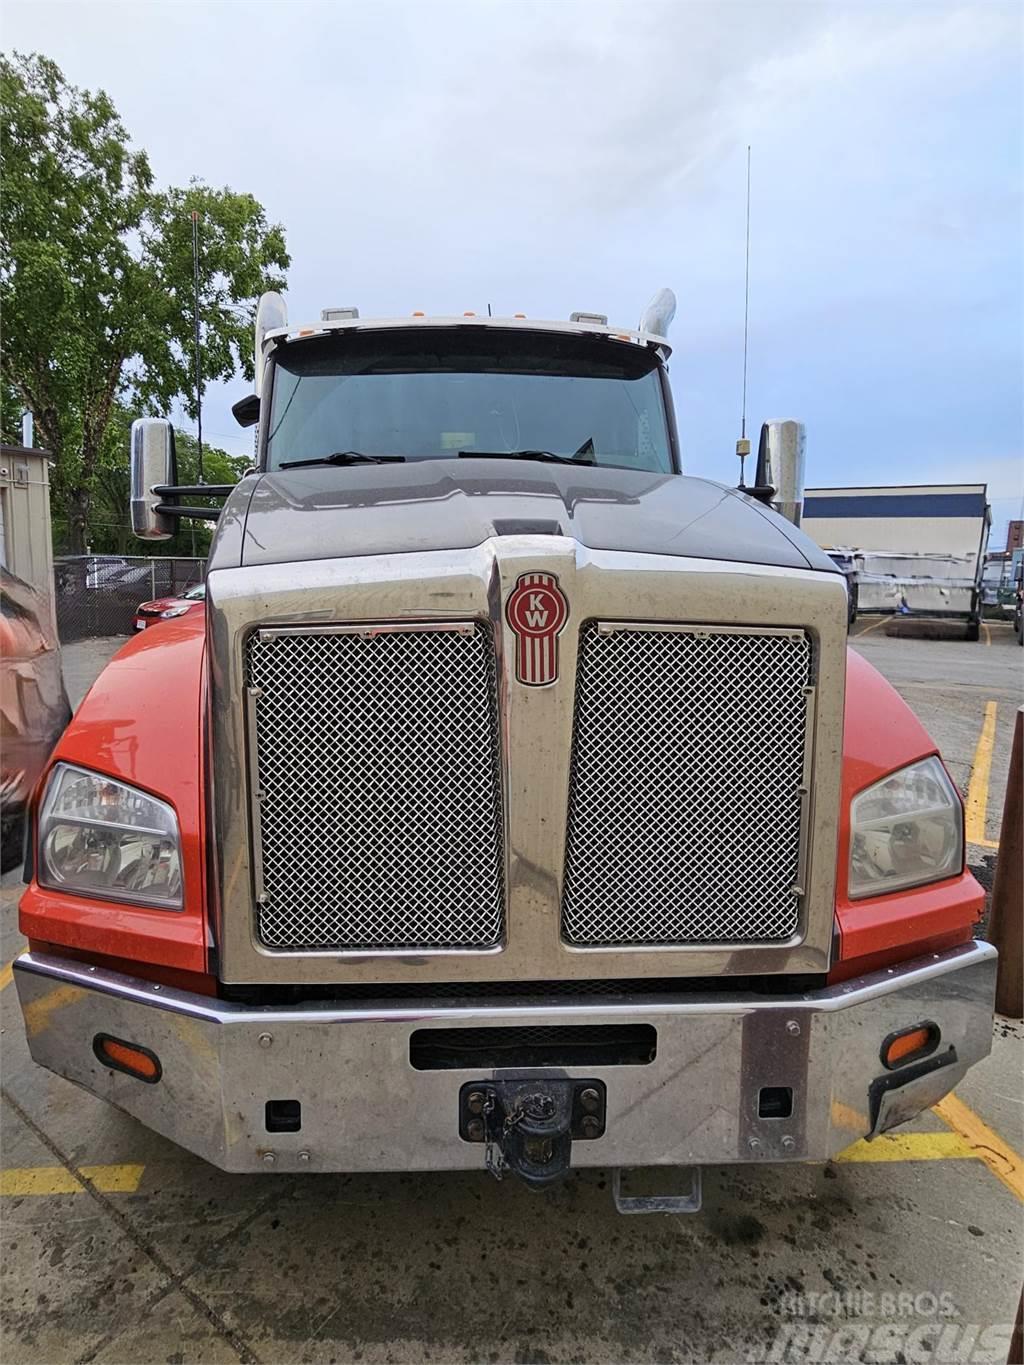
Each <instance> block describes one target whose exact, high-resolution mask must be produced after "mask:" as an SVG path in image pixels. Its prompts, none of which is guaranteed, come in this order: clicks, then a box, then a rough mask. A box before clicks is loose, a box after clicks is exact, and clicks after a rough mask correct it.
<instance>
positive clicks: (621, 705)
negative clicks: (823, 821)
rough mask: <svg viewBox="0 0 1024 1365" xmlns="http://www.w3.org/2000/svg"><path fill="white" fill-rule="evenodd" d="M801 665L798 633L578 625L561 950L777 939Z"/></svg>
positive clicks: (788, 885) (782, 921) (794, 807)
mask: <svg viewBox="0 0 1024 1365" xmlns="http://www.w3.org/2000/svg"><path fill="white" fill-rule="evenodd" d="M810 661H811V660H810V645H809V642H808V640H807V638H806V636H804V635H803V634H793V635H790V634H779V635H771V634H756V633H753V632H752V633H750V634H741V633H736V634H733V633H729V632H724V631H723V632H715V631H701V630H699V628H694V630H693V631H692V632H691V631H689V630H673V631H666V630H661V631H659V630H657V629H652V630H618V631H614V632H611V633H601V632H599V631H598V629H597V627H596V626H589V627H587V628H586V629H585V631H584V632H583V634H582V636H581V639H580V656H579V666H578V673H577V691H576V715H575V721H574V729H573V754H572V775H571V781H570V798H569V828H568V840H567V849H566V869H565V892H564V897H563V904H562V932H563V936H564V937H565V939H566V940H567V941H568V942H570V943H574V944H579V945H595V946H596V945H613V944H614V945H635V944H647V945H651V944H684V943H707V942H740V943H742V942H750V941H768V940H778V939H785V938H788V937H790V935H791V934H793V932H794V931H795V930H796V928H797V919H798V913H799V906H798V903H797V897H796V896H795V895H794V894H793V890H792V888H793V886H794V884H795V882H796V879H797V870H798V866H799V853H800V826H801V796H800V785H801V783H802V781H803V770H804V742H805V738H804V731H805V722H806V697H805V692H804V689H805V687H806V686H807V684H808V682H809V676H810Z"/></svg>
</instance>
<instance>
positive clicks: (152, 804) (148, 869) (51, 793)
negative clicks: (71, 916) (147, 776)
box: [39, 763, 183, 910]
mask: <svg viewBox="0 0 1024 1365" xmlns="http://www.w3.org/2000/svg"><path fill="white" fill-rule="evenodd" d="M39 882H40V884H41V885H42V886H49V887H52V888H53V889H54V890H57V891H71V892H75V893H76V894H78V895H82V896H95V897H99V898H100V899H101V900H116V901H131V902H132V903H134V904H138V905H154V906H159V908H160V909H162V910H180V909H181V908H182V904H183V902H182V895H181V838H180V836H179V834H178V822H177V820H176V819H175V815H174V811H173V810H172V809H171V807H170V806H168V805H167V804H166V802H164V801H158V800H157V799H156V798H155V797H153V796H147V795H146V793H145V792H140V791H139V790H138V789H137V788H135V787H128V786H126V785H125V784H124V783H123V782H115V781H114V779H113V778H111V777H101V776H100V774H99V773H90V772H86V771H85V769H84V768H73V767H71V765H70V764H68V763H58V764H57V765H56V766H55V767H54V770H53V772H52V773H51V774H50V780H49V782H48V783H47V787H46V796H45V797H44V799H43V805H42V809H41V810H40V813H39Z"/></svg>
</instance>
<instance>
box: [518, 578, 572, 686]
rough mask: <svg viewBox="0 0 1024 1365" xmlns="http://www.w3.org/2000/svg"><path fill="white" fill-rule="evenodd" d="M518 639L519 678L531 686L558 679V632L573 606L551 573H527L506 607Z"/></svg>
mask: <svg viewBox="0 0 1024 1365" xmlns="http://www.w3.org/2000/svg"><path fill="white" fill-rule="evenodd" d="M505 614H506V616H507V617H508V623H509V625H510V626H511V627H512V629H513V630H514V631H515V636H516V677H517V678H518V679H519V681H520V682H521V683H525V684H526V685H527V687H543V686H544V684H545V683H550V682H554V680H555V679H556V678H557V677H558V639H557V637H558V633H559V631H560V630H561V629H562V627H563V626H564V625H565V623H566V620H567V619H568V616H569V603H568V602H567V601H566V600H565V593H563V592H562V589H561V588H560V587H559V586H558V579H557V578H556V577H555V576H554V574H550V573H524V574H522V575H521V576H520V578H519V581H518V582H517V583H516V585H515V587H514V588H513V589H512V591H511V592H510V593H509V595H508V602H507V603H506V604H505Z"/></svg>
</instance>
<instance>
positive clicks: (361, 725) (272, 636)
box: [246, 622, 505, 953]
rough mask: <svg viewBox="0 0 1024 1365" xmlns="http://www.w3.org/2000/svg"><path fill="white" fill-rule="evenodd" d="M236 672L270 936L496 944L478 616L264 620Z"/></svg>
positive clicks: (499, 898) (420, 945)
mask: <svg viewBox="0 0 1024 1365" xmlns="http://www.w3.org/2000/svg"><path fill="white" fill-rule="evenodd" d="M246 674H247V684H248V689H249V693H248V695H249V715H250V720H249V742H250V764H251V769H250V777H251V781H252V784H253V788H254V791H255V793H256V795H255V798H254V803H253V806H254V808H253V826H254V830H253V833H254V853H255V867H254V871H255V875H256V901H257V910H256V918H257V924H256V929H257V935H258V938H259V941H260V942H261V943H262V944H263V945H264V947H265V948H267V949H270V950H271V951H274V952H285V953H303V952H311V951H312V952H317V951H325V950H332V949H334V950H338V951H356V950H361V949H365V950H376V951H388V950H391V951H407V950H416V949H427V950H429V949H435V950H436V949H466V948H472V949H477V950H480V949H485V948H493V947H496V946H498V945H499V944H500V942H501V939H502V935H503V932H504V913H505V890H504V837H503V815H502V796H501V765H500V751H499V740H498V713H497V696H496V680H495V665H494V649H493V641H492V636H491V632H490V630H489V629H488V628H486V627H485V626H483V625H480V624H474V623H472V622H459V623H453V624H448V623H437V622H432V623H429V624H416V623H411V622H410V623H406V624H403V625H400V626H398V625H392V626H370V625H363V626H323V627H317V626H309V627H297V628H287V627H286V628H282V629H270V630H259V631H256V632H254V633H253V634H252V635H251V636H250V637H249V640H248V643H247V649H246Z"/></svg>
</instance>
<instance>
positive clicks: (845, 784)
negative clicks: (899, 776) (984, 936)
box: [829, 649, 985, 982]
mask: <svg viewBox="0 0 1024 1365" xmlns="http://www.w3.org/2000/svg"><path fill="white" fill-rule="evenodd" d="M846 659H847V662H846V714H845V718H844V723H843V772H842V791H841V797H840V806H839V845H838V849H837V853H836V856H837V865H836V925H837V928H838V930H839V936H840V949H839V954H838V958H837V959H835V960H834V961H833V966H832V971H831V972H830V973H829V980H830V981H832V982H835V981H843V980H846V979H847V978H849V977H851V976H858V975H861V974H862V973H864V972H867V971H876V970H877V969H878V968H879V967H886V966H891V965H892V964H893V963H896V962H905V961H906V960H907V959H908V958H911V957H917V956H920V955H921V954H922V953H925V952H935V951H938V950H939V948H940V947H941V948H951V947H954V946H955V945H956V944H957V943H966V942H967V941H968V940H969V939H970V938H971V931H972V928H973V926H974V925H975V924H976V923H977V921H978V919H979V917H980V915H981V912H982V909H983V907H984V904H985V893H984V891H982V889H981V887H980V886H979V885H978V883H977V882H976V881H975V880H974V878H973V877H972V876H971V874H970V873H969V872H968V871H966V869H965V870H964V871H963V872H961V873H959V874H958V875H957V876H955V877H947V878H946V879H945V880H944V881H941V882H932V883H930V884H929V885H927V886H917V887H913V888H911V889H910V890H906V891H894V892H892V893H891V894H889V895H881V896H868V897H866V898H865V899H863V900H856V901H851V900H850V897H849V892H848V880H849V870H850V802H851V801H852V800H853V798H854V796H856V794H857V792H859V791H863V790H864V788H865V787H870V786H871V785H872V783H874V782H877V781H879V779H881V778H883V777H884V776H885V775H886V773H890V772H893V771H894V769H896V768H903V767H905V766H906V765H907V764H908V763H914V762H916V761H917V760H918V759H920V758H927V757H928V756H929V755H931V754H935V753H937V752H938V750H937V749H936V747H935V744H934V742H933V740H932V738H931V736H930V735H929V734H928V732H927V730H926V729H925V728H924V726H923V725H922V724H921V722H920V721H919V720H918V719H917V717H916V716H915V715H914V713H913V711H911V709H910V707H909V706H908V705H907V703H906V702H905V701H904V700H903V698H902V697H901V696H900V695H899V693H898V692H897V691H896V689H895V688H894V687H892V686H890V684H889V683H888V682H886V680H885V679H884V678H883V677H882V675H881V673H879V672H878V670H877V669H876V668H873V667H872V665H871V664H869V663H868V662H867V660H866V659H864V658H862V657H861V655H859V654H857V653H855V652H854V651H853V650H852V649H851V650H848V651H847V656H846Z"/></svg>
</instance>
